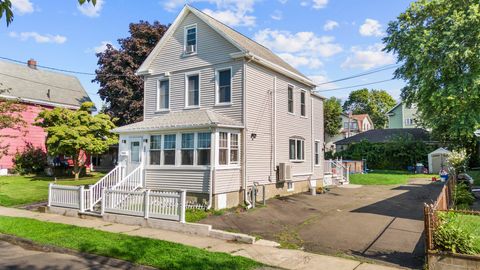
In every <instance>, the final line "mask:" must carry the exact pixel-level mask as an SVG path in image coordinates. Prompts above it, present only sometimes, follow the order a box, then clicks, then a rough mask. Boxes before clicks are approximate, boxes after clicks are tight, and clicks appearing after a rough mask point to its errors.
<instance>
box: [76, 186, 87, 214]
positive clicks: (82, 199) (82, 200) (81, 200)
mask: <svg viewBox="0 0 480 270" xmlns="http://www.w3.org/2000/svg"><path fill="white" fill-rule="evenodd" d="M83 191H84V187H83V186H80V188H79V189H78V194H79V195H80V198H79V200H78V202H79V204H80V205H79V207H78V209H80V213H83V212H85V194H84V192H83Z"/></svg>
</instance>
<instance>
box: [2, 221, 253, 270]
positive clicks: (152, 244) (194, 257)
mask: <svg viewBox="0 0 480 270" xmlns="http://www.w3.org/2000/svg"><path fill="white" fill-rule="evenodd" d="M0 233H3V234H8V235H15V236H18V237H21V238H25V239H28V240H31V241H33V242H36V243H39V244H48V245H53V246H58V247H63V248H69V249H73V250H77V251H80V252H85V253H91V254H96V255H101V256H106V257H112V258H117V259H121V260H125V261H129V262H133V263H136V264H141V265H148V266H153V267H156V268H159V269H239V270H240V269H254V268H257V267H259V266H261V264H260V263H258V262H255V261H253V260H250V259H247V258H244V257H239V256H232V255H230V254H226V253H220V252H209V251H206V250H203V249H199V248H195V247H188V246H185V245H182V244H177V243H171V242H167V241H163V240H156V239H150V238H144V237H138V236H130V235H125V234H119V233H110V232H104V231H99V230H95V229H91V228H83V227H77V226H72V225H65V224H59V223H52V222H44V221H38V220H35V219H29V218H17V217H4V216H0Z"/></svg>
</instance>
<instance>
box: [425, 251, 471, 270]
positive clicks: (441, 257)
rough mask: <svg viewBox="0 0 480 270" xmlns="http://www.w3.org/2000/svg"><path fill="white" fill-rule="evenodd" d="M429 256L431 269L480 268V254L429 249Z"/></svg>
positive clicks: (466, 269)
mask: <svg viewBox="0 0 480 270" xmlns="http://www.w3.org/2000/svg"><path fill="white" fill-rule="evenodd" d="M427 257H428V269H429V270H476V269H480V256H475V255H463V254H452V253H443V252H442V253H441V252H433V251H429V252H428V255H427Z"/></svg>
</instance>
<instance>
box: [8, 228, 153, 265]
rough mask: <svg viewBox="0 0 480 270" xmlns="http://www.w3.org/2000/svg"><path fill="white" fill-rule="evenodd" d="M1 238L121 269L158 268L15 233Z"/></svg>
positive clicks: (32, 248) (15, 243)
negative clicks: (64, 246) (44, 242)
mask: <svg viewBox="0 0 480 270" xmlns="http://www.w3.org/2000/svg"><path fill="white" fill-rule="evenodd" d="M0 240H1V241H5V242H8V243H10V244H13V245H17V246H20V247H22V248H25V249H29V250H35V251H42V252H55V253H62V254H68V255H72V256H77V257H82V258H85V259H88V260H92V261H95V262H98V263H100V264H102V265H108V266H111V267H116V268H121V269H135V270H154V269H157V268H154V267H150V266H144V265H138V264H135V263H132V262H128V261H124V260H120V259H115V258H110V257H105V256H100V255H94V254H90V253H84V252H80V251H76V250H73V249H68V248H62V247H57V246H52V245H47V244H39V243H36V242H34V241H32V240H29V239H25V238H21V237H18V236H14V235H9V234H1V233H0Z"/></svg>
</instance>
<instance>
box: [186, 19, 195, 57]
mask: <svg viewBox="0 0 480 270" xmlns="http://www.w3.org/2000/svg"><path fill="white" fill-rule="evenodd" d="M196 52H197V25H190V26H187V27H185V54H194V53H196Z"/></svg>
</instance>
